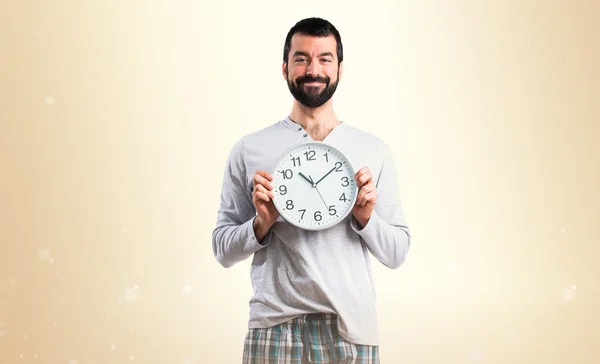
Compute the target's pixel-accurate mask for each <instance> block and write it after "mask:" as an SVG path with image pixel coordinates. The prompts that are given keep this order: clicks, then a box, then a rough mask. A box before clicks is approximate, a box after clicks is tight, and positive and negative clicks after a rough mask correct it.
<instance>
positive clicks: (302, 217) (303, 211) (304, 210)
mask: <svg viewBox="0 0 600 364" xmlns="http://www.w3.org/2000/svg"><path fill="white" fill-rule="evenodd" d="M298 211H302V216H300V220H302V219H304V213H305V212H306V209H301V210H298Z"/></svg>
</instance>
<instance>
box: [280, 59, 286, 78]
mask: <svg viewBox="0 0 600 364" xmlns="http://www.w3.org/2000/svg"><path fill="white" fill-rule="evenodd" d="M281 73H282V74H283V79H284V80H285V81H286V82H287V63H286V62H283V63H282V65H281Z"/></svg>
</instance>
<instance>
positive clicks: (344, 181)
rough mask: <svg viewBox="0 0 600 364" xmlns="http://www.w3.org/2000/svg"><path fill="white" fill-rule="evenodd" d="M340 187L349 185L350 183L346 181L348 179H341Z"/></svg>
mask: <svg viewBox="0 0 600 364" xmlns="http://www.w3.org/2000/svg"><path fill="white" fill-rule="evenodd" d="M342 181H343V182H342V187H346V186H348V185H349V184H350V182H349V181H348V177H342Z"/></svg>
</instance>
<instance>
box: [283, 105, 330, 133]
mask: <svg viewBox="0 0 600 364" xmlns="http://www.w3.org/2000/svg"><path fill="white" fill-rule="evenodd" d="M290 119H292V120H293V121H294V122H295V123H297V124H299V125H301V126H302V127H303V128H304V129H314V128H315V127H317V128H318V127H321V128H326V129H333V128H335V127H336V126H337V125H339V124H340V121H339V120H338V119H337V116H336V115H335V112H334V111H333V104H332V103H331V100H329V101H327V102H326V103H325V104H323V105H322V106H320V107H317V108H309V107H306V106H304V105H302V104H301V103H299V102H298V101H297V100H294V106H293V107H292V111H291V112H290Z"/></svg>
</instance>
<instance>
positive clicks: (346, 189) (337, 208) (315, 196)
mask: <svg viewBox="0 0 600 364" xmlns="http://www.w3.org/2000/svg"><path fill="white" fill-rule="evenodd" d="M355 173H356V171H355V170H354V167H353V165H352V163H351V162H350V160H349V159H348V157H347V156H346V155H345V154H344V153H343V152H342V151H340V150H338V149H337V148H335V147H333V146H331V145H328V144H326V143H323V142H318V141H314V142H307V143H302V144H299V145H296V146H294V147H292V148H290V149H288V150H287V151H286V152H284V153H283V154H282V156H281V157H280V158H279V161H278V162H277V164H276V166H275V170H274V172H273V173H272V174H273V181H272V184H273V193H274V194H275V197H274V198H273V202H274V204H275V207H276V208H277V210H278V211H279V214H280V215H281V217H283V218H284V219H285V220H287V221H288V222H289V223H291V224H293V225H295V226H298V227H300V228H303V229H307V230H322V229H327V228H329V227H331V226H333V225H335V224H337V223H338V222H340V221H342V220H343V219H344V218H345V217H346V216H347V215H348V214H349V213H350V212H351V211H352V208H353V207H354V204H355V202H356V195H357V190H358V189H357V187H356V181H355V180H354V174H355Z"/></svg>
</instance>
